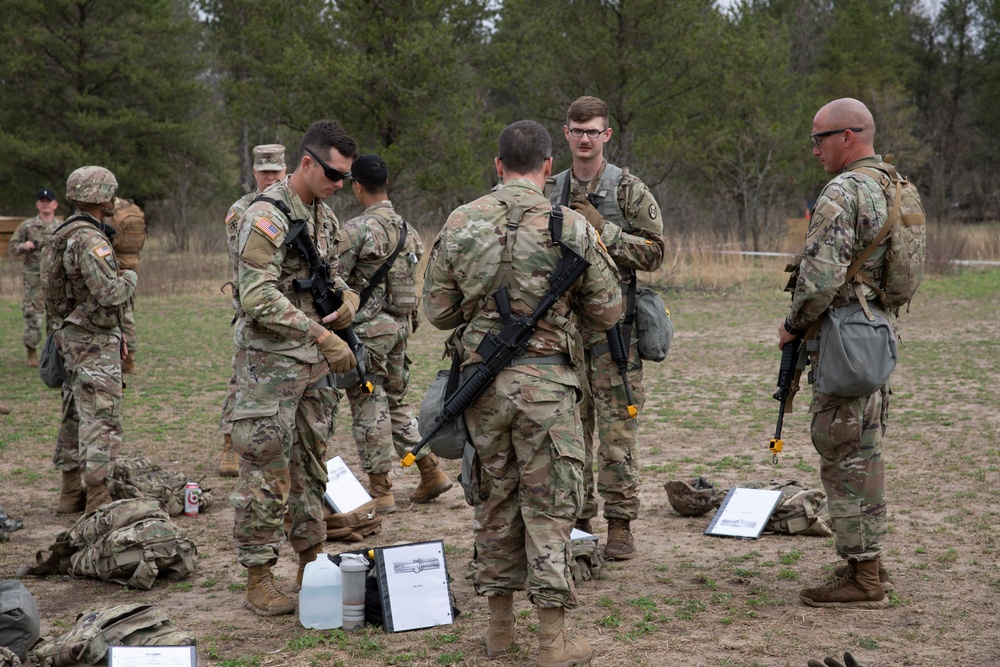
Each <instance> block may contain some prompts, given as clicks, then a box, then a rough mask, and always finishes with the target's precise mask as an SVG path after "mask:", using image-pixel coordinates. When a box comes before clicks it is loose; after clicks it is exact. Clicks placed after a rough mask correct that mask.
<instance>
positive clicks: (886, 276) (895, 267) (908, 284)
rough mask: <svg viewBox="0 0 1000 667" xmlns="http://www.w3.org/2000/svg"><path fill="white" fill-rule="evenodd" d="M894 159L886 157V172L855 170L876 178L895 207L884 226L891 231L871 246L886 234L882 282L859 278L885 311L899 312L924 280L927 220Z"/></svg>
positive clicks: (880, 236) (871, 278) (918, 194)
mask: <svg viewBox="0 0 1000 667" xmlns="http://www.w3.org/2000/svg"><path fill="white" fill-rule="evenodd" d="M892 159H893V156H892V155H886V156H885V159H884V160H883V163H884V167H885V169H884V170H883V169H881V168H880V169H873V168H870V167H858V168H857V169H854V171H856V172H858V173H862V174H865V175H866V176H869V177H871V178H873V179H875V181H876V182H878V184H879V186H880V187H881V188H882V191H883V192H884V193H885V198H886V202H891V204H892V209H891V210H890V212H889V219H888V220H887V221H886V223H885V225H883V229H884V228H885V227H888V228H889V229H888V230H886V231H881V230H880V232H879V235H878V237H876V239H875V242H873V243H872V246H876V245H878V244H879V243H881V239H882V238H883V237H884V236H885V235H888V237H889V241H888V247H887V248H886V253H885V268H884V269H883V271H882V276H881V279H876V278H874V277H872V276H869V275H866V274H865V272H864V271H862V272H860V273H859V274H858V275H859V276H861V280H862V281H863V282H864V283H865V284H866V285H868V286H869V287H871V288H872V289H874V290H875V292H876V293H877V294H878V298H879V301H880V302H881V303H882V306H883V307H884V308H886V309H895V310H898V309H899V308H902V307H903V306H905V305H907V304H909V303H910V300H911V299H913V296H914V295H915V294H916V293H917V288H918V287H920V283H921V282H922V281H923V279H924V264H925V261H926V257H927V218H926V216H925V214H924V205H923V204H922V203H921V201H920V193H919V192H917V188H916V186H915V185H913V184H912V183H910V182H909V181H908V180H906V178H904V177H902V176H900V175H899V174H898V173H896V168H895V167H894V166H893V165H892V164H891V162H892Z"/></svg>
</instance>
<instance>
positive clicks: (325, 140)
mask: <svg viewBox="0 0 1000 667" xmlns="http://www.w3.org/2000/svg"><path fill="white" fill-rule="evenodd" d="M307 148H308V149H309V150H311V151H313V152H314V153H316V154H318V155H326V153H327V151H328V150H330V149H331V148H336V149H337V152H339V153H340V154H341V155H343V156H344V157H349V158H351V159H352V160H353V159H354V158H356V157H358V142H356V141H355V140H354V139H352V138H351V136H350V135H349V134H347V132H345V131H344V128H342V127H341V126H340V123H338V122H337V121H335V120H318V121H316V122H315V123H313V124H312V125H310V126H309V129H308V130H306V133H305V136H303V137H302V148H301V150H300V151H299V160H301V159H302V155H304V154H305V152H306V151H305V149H307Z"/></svg>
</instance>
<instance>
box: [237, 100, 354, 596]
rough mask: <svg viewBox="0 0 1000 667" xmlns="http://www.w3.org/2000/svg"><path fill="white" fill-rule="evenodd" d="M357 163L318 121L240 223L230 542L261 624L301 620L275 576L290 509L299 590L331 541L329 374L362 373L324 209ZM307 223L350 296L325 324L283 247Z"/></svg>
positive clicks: (336, 134) (330, 126) (349, 148)
mask: <svg viewBox="0 0 1000 667" xmlns="http://www.w3.org/2000/svg"><path fill="white" fill-rule="evenodd" d="M357 155H358V147H357V143H356V142H355V141H354V139H352V138H351V137H350V136H348V134H347V133H346V132H345V131H344V130H343V128H341V127H340V125H339V124H338V123H337V122H336V121H331V120H321V121H317V122H316V123H313V125H312V126H310V128H309V129H308V130H307V131H306V133H305V136H303V138H302V151H301V157H300V158H299V163H298V167H297V168H296V170H295V171H294V172H293V173H292V174H290V175H289V176H287V177H285V178H284V179H282V180H280V181H278V182H277V183H275V184H274V185H272V186H270V187H269V188H267V189H266V190H265V191H264V192H263V193H262V195H261V197H262V199H261V200H259V201H256V202H255V203H253V204H251V205H250V207H249V208H247V210H246V211H245V212H244V213H243V216H242V218H241V220H240V222H239V224H238V225H237V228H238V230H239V233H238V237H237V241H236V250H237V253H236V297H237V301H238V304H239V309H238V311H237V315H238V317H239V318H240V320H241V321H240V322H239V325H238V326H237V327H236V334H235V336H234V340H233V342H234V344H235V346H236V347H237V348H238V349H237V363H236V397H235V400H234V402H233V410H232V413H231V418H232V423H233V428H232V442H233V450H234V451H235V452H236V453H237V454H238V455H239V458H240V472H239V482H238V483H237V485H236V491H235V493H234V494H233V499H234V502H235V505H236V516H235V528H234V536H235V541H236V548H237V558H238V560H239V562H240V564H241V565H243V566H244V567H246V568H247V570H248V580H247V589H246V601H245V603H244V607H246V608H247V609H249V610H251V611H253V612H254V613H256V614H258V615H260V616H274V615H277V614H290V613H292V612H293V611H295V600H293V599H292V598H290V597H289V596H288V595H286V594H285V593H283V592H282V591H281V590H280V589H279V588H278V587H277V586H276V585H275V582H274V577H273V575H272V573H271V566H273V565H274V563H275V562H277V559H278V550H279V548H280V546H281V543H282V542H284V541H285V539H286V536H285V532H284V529H283V523H284V518H285V514H286V510H287V512H288V513H289V514H290V515H291V529H290V530H289V532H288V536H287V539H288V541H289V542H290V543H291V545H292V549H293V550H294V551H295V553H296V554H298V560H299V573H298V576H299V581H300V582H301V576H302V572H303V570H304V569H305V566H306V564H307V563H309V562H310V561H312V560H315V558H316V557H317V556H318V555H319V554H320V553H322V550H323V542H325V541H326V523H325V521H324V516H323V493H324V491H325V487H326V482H327V474H326V447H327V441H328V440H329V439H330V438H331V437H332V435H333V432H334V428H335V426H336V422H337V399H338V395H337V390H336V389H335V388H334V387H333V383H332V379H331V377H330V374H331V372H333V373H345V372H347V371H349V370H350V369H351V368H353V367H354V366H355V363H356V362H355V358H354V355H353V353H352V352H351V350H350V348H349V347H348V346H347V343H345V342H344V341H343V340H342V339H341V338H340V337H339V336H337V335H336V334H334V333H333V332H332V331H330V329H342V328H344V327H346V326H348V325H350V324H351V321H352V320H353V318H354V314H355V311H356V310H357V306H358V294H357V292H353V291H350V289H349V288H348V286H347V284H346V283H345V282H344V281H343V280H342V279H341V278H340V276H339V274H338V271H337V269H338V265H337V255H336V251H335V248H334V242H335V239H336V236H337V227H338V223H337V218H336V217H335V216H334V214H333V211H331V210H330V207H329V206H327V205H326V203H324V200H325V199H327V198H328V197H330V196H332V195H333V194H334V193H335V192H337V190H339V189H340V188H342V187H343V185H344V179H345V178H347V177H348V176H349V175H350V169H351V163H352V162H353V160H354V158H356V157H357ZM264 198H266V199H264ZM279 204H280V206H279ZM303 222H304V227H302V228H301V231H299V232H298V233H300V234H303V235H307V237H308V242H309V243H310V244H312V246H313V248H314V249H315V254H316V255H318V257H319V258H320V259H321V260H325V261H326V262H327V263H328V266H327V267H326V269H327V270H328V271H329V275H328V279H329V280H330V281H331V282H332V284H333V286H334V288H335V289H339V290H342V293H343V297H344V298H343V305H342V306H341V307H340V308H339V309H337V310H336V311H334V312H333V313H330V314H329V315H327V316H325V317H321V315H320V313H319V312H317V310H316V307H315V306H314V304H313V301H312V297H311V294H310V292H309V291H300V290H298V289H296V286H299V287H301V285H302V284H303V282H305V281H308V280H310V279H311V278H313V277H314V275H313V270H314V268H313V267H311V266H310V263H309V260H308V258H307V257H306V256H305V255H304V254H303V251H302V250H300V249H299V246H298V245H295V246H294V247H289V246H288V245H286V244H285V241H286V238H288V236H289V233H290V230H291V229H292V228H293V227H294V228H295V229H297V230H298V229H300V227H299V224H300V223H303ZM307 254H312V253H307Z"/></svg>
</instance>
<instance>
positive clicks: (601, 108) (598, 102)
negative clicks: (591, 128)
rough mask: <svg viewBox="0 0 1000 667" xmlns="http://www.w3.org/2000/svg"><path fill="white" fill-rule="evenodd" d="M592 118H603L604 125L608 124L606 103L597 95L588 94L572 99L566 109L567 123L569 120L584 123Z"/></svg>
mask: <svg viewBox="0 0 1000 667" xmlns="http://www.w3.org/2000/svg"><path fill="white" fill-rule="evenodd" d="M593 118H603V119H604V125H605V126H607V124H608V105H607V104H605V102H604V100H602V99H600V98H598V97H592V96H590V95H584V96H583V97H578V98H576V100H574V101H573V104H571V105H569V109H568V110H567V111H566V124H567V125H569V124H570V122H571V121H573V122H577V123H586V122H587V121H588V120H591V119H593Z"/></svg>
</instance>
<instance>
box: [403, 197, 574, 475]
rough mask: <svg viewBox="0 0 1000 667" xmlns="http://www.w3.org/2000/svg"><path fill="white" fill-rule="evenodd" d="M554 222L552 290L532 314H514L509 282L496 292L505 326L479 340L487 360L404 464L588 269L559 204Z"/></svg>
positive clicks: (519, 349) (482, 387)
mask: <svg viewBox="0 0 1000 667" xmlns="http://www.w3.org/2000/svg"><path fill="white" fill-rule="evenodd" d="M551 223H552V224H551V225H550V229H554V228H557V229H558V230H559V231H558V232H556V231H553V233H552V238H553V240H554V241H555V243H556V245H559V246H562V251H563V256H562V259H560V260H559V264H558V265H556V268H555V270H554V271H553V272H552V273H551V274H549V289H548V290H547V291H546V292H545V295H544V296H543V297H542V300H541V302H540V303H539V304H538V307H537V308H535V310H534V311H532V313H531V314H530V315H514V313H513V312H512V311H511V308H510V296H509V295H508V294H507V287H506V285H505V286H503V287H501V288H500V289H498V290H497V291H496V292H494V293H493V300H494V301H495V302H496V305H497V310H498V311H499V313H500V322H501V324H503V326H502V327H501V329H500V331H499V332H497V333H495V334H492V333H489V334H486V336H485V337H484V338H483V340H482V342H480V343H479V347H477V348H476V354H478V355H479V356H480V357H482V359H483V363H481V364H479V365H478V366H477V367H476V371H475V373H473V374H472V376H471V377H470V378H469V379H468V380H466V381H465V382H463V383H462V384H461V386H459V388H458V389H457V390H456V391H455V393H454V394H452V395H451V396H449V397H448V399H447V400H446V401H445V404H444V409H443V410H442V411H441V414H440V415H438V417H437V419H435V420H434V424H433V425H432V426H431V428H430V430H429V431H428V432H427V434H426V435H424V436H423V437H422V438H421V439H420V442H418V443H417V445H416V446H415V447H414V448H413V449H412V450H410V451H409V452H407V453H406V454H405V455H404V456H403V460H402V461H401V463H402V465H403V466H404V467H409V466H411V465H413V462H414V461H416V460H417V453H418V452H419V451H420V450H421V449H423V447H424V445H426V444H427V441H428V440H430V439H431V438H432V437H434V435H435V434H436V433H437V432H438V431H439V430H441V427H442V426H444V425H445V424H447V423H450V422H451V421H453V420H454V419H455V418H456V417H458V416H459V415H461V414H462V413H463V412H465V409H466V408H467V407H469V406H470V405H472V404H473V403H474V402H475V401H476V399H477V398H479V397H480V396H481V395H482V393H483V392H484V391H486V388H487V387H489V386H490V385H491V384H493V381H494V380H496V378H497V375H499V374H500V371H502V370H503V369H504V368H507V366H508V365H509V364H510V362H511V361H513V360H514V359H516V358H517V357H519V356H521V355H522V354H524V351H525V350H526V349H527V347H528V343H529V342H530V341H531V336H532V335H533V334H534V333H535V328H536V327H537V326H538V322H539V321H540V320H541V319H542V318H543V317H545V314H546V313H548V312H549V308H551V307H552V306H553V305H554V304H555V303H556V302H557V301H559V299H561V298H562V297H563V295H565V294H566V292H567V291H568V290H569V288H570V287H572V286H573V283H575V282H576V281H577V279H578V278H579V277H580V276H582V275H583V274H584V273H585V272H586V271H587V268H588V267H589V266H590V262H588V261H587V260H586V259H584V257H583V255H581V254H580V253H578V252H577V251H575V250H573V249H572V248H570V247H569V246H568V245H565V244H564V243H563V242H562V240H561V238H562V233H561V230H562V212H561V211H560V210H559V207H558V206H554V207H553V208H552V214H551ZM556 239H559V240H556Z"/></svg>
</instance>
